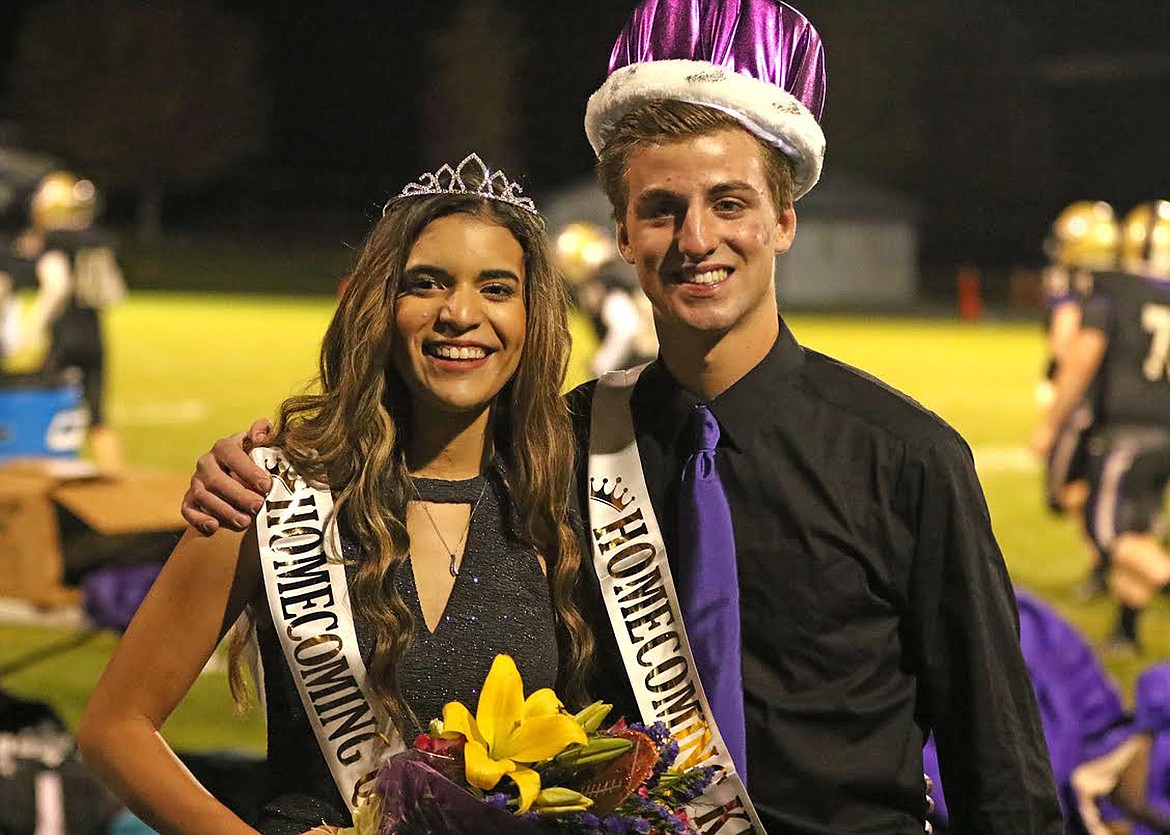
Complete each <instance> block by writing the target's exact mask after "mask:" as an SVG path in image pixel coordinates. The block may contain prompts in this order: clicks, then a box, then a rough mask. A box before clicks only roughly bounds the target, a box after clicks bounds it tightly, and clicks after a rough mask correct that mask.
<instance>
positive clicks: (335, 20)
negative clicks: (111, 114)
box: [0, 0, 1170, 261]
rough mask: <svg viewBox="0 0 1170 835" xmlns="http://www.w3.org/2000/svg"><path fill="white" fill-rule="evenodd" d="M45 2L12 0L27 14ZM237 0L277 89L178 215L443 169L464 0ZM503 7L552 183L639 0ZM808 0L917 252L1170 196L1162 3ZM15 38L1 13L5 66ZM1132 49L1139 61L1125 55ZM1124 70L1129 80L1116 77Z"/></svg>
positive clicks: (862, 159)
mask: <svg viewBox="0 0 1170 835" xmlns="http://www.w3.org/2000/svg"><path fill="white" fill-rule="evenodd" d="M35 4H36V0H8V2H7V3H6V6H7V7H8V8H11V9H13V10H14V11H15V12H16V16H15V21H16V24H17V25H18V24H19V21H20V18H21V14H22V12H23V11H24V10H25V9H27V8H30V7H31V6H33V5H35ZM228 5H229V6H230V7H231V8H233V9H235V10H237V11H239V12H242V13H243V14H245V15H246V16H247V17H248V18H250V19H251V21H252V22H253V24H254V26H255V29H256V32H257V34H258V36H259V37H258V40H259V47H260V49H261V54H262V66H263V68H264V73H265V76H266V78H267V79H268V82H269V84H270V85H271V89H272V93H273V102H272V121H271V138H270V140H269V143H268V150H267V151H266V153H265V154H263V155H262V156H261V157H259V158H257V159H254V160H251V161H250V162H249V164H248V165H247V166H244V167H243V168H241V170H240V171H238V172H236V173H235V174H233V176H231V177H229V178H228V179H227V180H225V181H224V182H223V183H221V184H220V185H219V186H218V188H217V189H211V190H209V191H207V192H204V193H203V194H202V195H199V196H198V199H195V197H196V196H195V195H188V197H189V198H190V199H188V200H186V201H183V202H182V203H181V204H180V205H172V204H173V203H174V202H175V201H174V200H173V199H172V201H171V203H169V204H168V215H169V216H170V217H172V218H178V219H179V220H180V221H182V220H183V219H184V216H183V213H184V208H185V207H188V206H195V207H199V206H201V205H204V204H205V201H208V200H212V201H214V200H220V201H224V200H228V201H230V199H231V198H232V195H235V194H238V193H240V192H243V191H247V192H249V193H250V195H251V199H254V200H260V201H277V202H280V203H283V204H286V205H288V206H289V207H291V208H297V207H324V208H335V209H346V208H350V209H352V208H354V207H356V206H362V207H366V208H368V207H369V206H371V205H374V204H376V203H377V202H378V201H379V200H380V199H381V198H383V197H384V196H385V195H386V194H387V193H389V192H391V191H392V190H393V189H395V188H397V187H398V186H399V185H400V184H401V183H402V182H403V181H404V179H406V178H412V177H414V176H415V175H416V174H417V173H418V172H419V171H421V170H423V168H424V167H426V166H427V165H428V164H429V162H430V159H429V158H428V154H427V152H426V149H427V148H429V147H433V145H434V141H433V135H432V133H431V132H432V131H433V130H435V129H436V125H437V124H440V123H441V122H442V120H443V114H442V112H441V109H440V111H439V113H438V114H436V112H435V109H436V108H435V101H436V96H435V86H434V84H435V77H436V75H437V70H438V67H436V56H435V52H434V49H433V47H432V44H433V43H434V40H435V37H436V35H437V33H438V32H439V31H440V30H442V29H443V28H444V27H446V26H448V25H449V24H450V22H451V20H452V17H453V9H454V8H455V7H456V6H457V5H458V4H457V3H456V2H454V1H453V0H432V2H421V1H420V2H408V0H383V2H369V1H368V0H367V2H355V0H343V1H342V2H330V3H323V2H307V0H306V1H305V2H290V0H234V1H233V2H230V3H228ZM500 5H503V6H505V7H506V8H507V9H508V10H509V11H510V12H511V13H512V14H513V15H514V17H515V19H516V21H517V23H518V29H519V31H518V36H519V39H520V41H521V42H522V43H523V45H524V49H523V51H522V57H521V60H520V61H519V63H518V64H517V66H516V68H515V75H516V78H517V79H518V83H517V85H516V91H517V95H516V99H515V101H514V103H513V105H512V106H511V107H509V108H508V109H507V111H506V112H503V113H500V114H499V117H498V118H500V119H504V120H508V122H509V123H510V124H512V125H513V128H514V130H513V132H512V137H513V139H512V140H511V145H510V147H514V148H515V149H516V154H515V156H516V159H517V160H519V162H520V167H521V170H522V171H524V172H525V173H526V175H527V179H528V181H529V182H530V183H531V184H534V185H535V187H536V191H538V192H539V191H541V188H539V186H543V187H544V188H545V189H547V188H551V187H554V186H556V185H558V184H561V183H563V182H566V181H568V180H570V179H574V178H576V177H579V176H582V175H583V174H585V173H586V172H587V171H588V168H589V166H590V164H591V162H592V155H591V153H590V151H589V148H588V145H587V144H586V142H585V139H584V134H583V130H582V127H581V121H582V115H583V110H584V101H585V99H586V97H587V96H588V94H589V93H590V92H592V90H593V89H594V88H595V87H596V86H597V85H598V84H599V83H600V81H601V79H602V78H603V75H604V69H605V62H606V60H607V58H608V53H609V48H610V46H611V44H612V42H613V38H614V36H615V35H616V33H617V31H618V30H619V28H620V27H621V25H622V23H623V21H624V20H625V18H626V16H627V14H628V13H629V10H630V8H631V7H632V2H631V0H579V1H578V2H564V0H544V1H543V2H519V0H503V2H501V3H500ZM798 5H799V6H800V8H802V10H804V11H805V12H806V13H808V15H809V17H810V18H811V19H812V20H813V21H814V23H816V24H817V26H818V28H819V29H820V30H821V33H822V35H823V36H824V39H825V43H826V52H827V65H828V72H829V91H828V102H827V108H826V117H825V127H826V134H827V136H828V147H829V151H828V160H827V170H828V171H830V172H842V173H847V174H850V175H854V176H859V177H861V178H864V179H866V180H868V181H870V182H873V183H875V184H878V185H883V186H887V187H891V188H896V189H898V190H900V191H902V192H904V193H906V194H908V195H909V196H910V197H912V198H913V199H915V200H916V201H918V203H919V204H920V205H921V207H922V209H923V211H922V215H923V217H924V218H925V220H924V230H923V231H924V257H925V258H927V259H932V258H933V259H938V260H940V261H941V260H947V261H950V260H957V259H960V258H964V257H979V258H984V259H989V260H995V259H996V258H1000V259H1001V260H1004V259H1006V260H1014V259H1020V258H1024V259H1026V258H1027V257H1028V255H1029V254H1030V253H1037V254H1038V251H1037V246H1036V241H1037V240H1038V239H1039V237H1041V236H1042V235H1043V232H1044V228H1045V226H1046V224H1047V221H1048V220H1049V219H1050V218H1051V217H1052V216H1053V214H1054V213H1055V212H1056V211H1057V210H1059V208H1060V207H1061V206H1063V205H1064V204H1065V203H1067V202H1069V201H1070V200H1073V199H1084V198H1086V197H1093V198H1102V199H1107V200H1111V201H1114V202H1116V203H1117V204H1118V205H1119V206H1121V207H1122V208H1123V209H1124V208H1125V207H1126V206H1127V204H1132V202H1136V201H1137V200H1140V199H1149V198H1152V197H1170V142H1167V141H1166V140H1165V132H1164V126H1166V125H1168V124H1170V69H1168V67H1170V53H1168V51H1167V47H1166V45H1165V40H1166V38H1165V34H1166V33H1167V32H1170V3H1168V2H1165V0H1084V2H1078V3H1075V4H1074V3H1069V2H1067V0H1030V2H1009V1H1008V0H985V2H983V3H978V2H974V0H883V1H882V2H879V0H806V2H803V3H799V4H798ZM8 17H9V20H12V19H13V18H12V16H11V15H9V16H8ZM15 31H16V29H15V27H13V26H7V27H4V28H0V72H2V71H3V70H4V69H6V68H7V65H8V63H9V59H10V57H11V52H12V44H13V43H14V42H15ZM469 48H471V49H474V50H476V53H477V56H478V58H479V59H480V60H488V61H492V60H494V59H496V58H499V59H500V60H505V59H507V58H508V56H509V55H511V54H512V51H511V50H509V49H507V47H506V45H501V44H500V43H499V42H498V41H497V40H496V39H495V33H493V32H486V31H485V32H484V33H483V38H482V40H481V41H479V42H477V43H475V44H473V45H471V46H470V47H469ZM1134 56H1137V57H1138V59H1140V60H1139V61H1138V64H1137V69H1136V70H1135V69H1134V67H1133V66H1129V65H1126V64H1124V62H1125V61H1126V60H1130V59H1132V58H1133V57H1134ZM1151 56H1152V58H1151ZM1098 57H1101V58H1103V59H1104V61H1103V62H1102V61H1097V60H1096V58H1098ZM1090 58H1091V59H1094V60H1088V61H1087V60H1086V59H1090ZM1142 60H1145V61H1146V64H1142V63H1141V61H1142ZM1150 60H1152V61H1153V67H1154V69H1153V70H1152V71H1151V69H1150V63H1149V62H1150ZM1119 61H1121V62H1122V63H1120V64H1119V63H1118V62H1119ZM1159 61H1162V62H1165V65H1163V66H1161V68H1160V69H1159ZM1119 66H1120V67H1121V68H1122V70H1124V72H1122V75H1121V77H1120V78H1112V77H1110V73H1112V72H1115V71H1116V70H1117V68H1118V67H1119ZM1126 67H1128V69H1127V68H1126ZM5 115H6V113H5V111H4V110H3V107H2V104H0V120H2V119H3V118H4V116H5ZM436 120H438V121H436ZM440 129H441V128H440ZM470 144H474V143H473V142H472V143H470ZM200 201H204V203H201V202H200ZM188 211H190V209H188Z"/></svg>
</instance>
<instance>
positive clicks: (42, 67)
mask: <svg viewBox="0 0 1170 835" xmlns="http://www.w3.org/2000/svg"><path fill="white" fill-rule="evenodd" d="M9 90H10V96H11V105H12V110H13V112H14V114H15V115H16V116H17V117H18V118H19V119H20V120H21V122H22V124H23V126H24V128H25V131H26V133H27V138H28V140H29V141H30V142H34V143H36V144H37V145H38V146H39V147H41V148H43V149H44V150H48V151H52V152H54V153H56V154H59V155H61V156H62V157H63V158H64V159H66V160H68V161H69V164H71V165H75V166H77V168H78V169H79V171H80V172H82V173H84V174H85V175H86V176H92V177H93V178H95V179H97V180H98V182H99V183H109V184H110V185H113V186H115V187H129V188H133V189H136V190H137V194H138V214H137V224H138V233H139V237H140V238H143V239H147V240H149V239H151V238H154V237H157V235H158V233H159V231H160V229H161V214H162V197H163V192H164V189H165V188H167V187H173V186H178V185H193V184H197V183H203V182H207V181H210V180H212V179H214V178H215V177H217V176H218V175H220V174H223V173H224V172H225V171H227V170H228V169H229V168H230V167H231V166H232V165H234V164H236V163H238V162H240V161H241V160H242V159H244V158H245V157H246V156H248V155H249V154H250V153H252V152H255V151H257V150H259V149H260V148H261V147H262V146H263V143H264V139H265V133H266V124H267V117H268V108H269V104H268V98H267V90H266V89H265V85H264V84H262V82H261V80H260V78H259V74H258V72H257V56H256V47H255V44H254V42H253V38H252V37H251V33H250V30H249V28H248V26H247V25H246V23H245V21H243V20H241V19H240V18H239V17H238V16H237V15H235V14H233V13H231V12H229V11H228V10H226V9H224V8H223V7H222V6H220V5H219V4H218V3H216V2H214V0H169V1H168V2H167V3H158V4H151V3H140V2H138V0H48V2H45V3H42V4H40V5H38V6H35V7H34V8H32V9H30V10H29V11H28V13H27V16H26V19H25V25H24V28H23V29H22V31H21V33H20V36H19V39H18V43H17V51H16V55H15V57H14V59H13V62H12V65H11V75H10V78H9Z"/></svg>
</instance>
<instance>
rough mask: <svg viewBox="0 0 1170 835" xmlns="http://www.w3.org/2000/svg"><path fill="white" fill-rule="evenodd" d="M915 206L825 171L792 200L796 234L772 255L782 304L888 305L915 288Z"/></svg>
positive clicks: (904, 300) (901, 302)
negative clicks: (781, 252) (805, 192)
mask: <svg viewBox="0 0 1170 835" xmlns="http://www.w3.org/2000/svg"><path fill="white" fill-rule="evenodd" d="M916 216H917V209H916V207H915V206H914V204H913V203H911V202H910V201H909V200H907V199H906V198H903V197H901V196H900V195H897V194H895V193H893V192H889V191H885V190H883V189H878V188H874V187H873V186H869V185H866V184H864V183H861V182H858V181H856V180H852V179H850V178H848V177H846V176H836V175H833V174H831V173H826V174H825V176H823V177H822V178H821V181H820V182H819V183H818V184H817V187H816V188H814V189H813V190H812V191H811V192H809V194H808V195H807V196H806V197H804V198H802V199H801V200H800V202H798V203H797V204H796V240H795V242H794V243H793V245H792V249H791V250H789V252H788V253H787V254H786V255H784V256H782V257H780V258H778V259H777V261H776V291H777V295H778V296H779V299H780V304H781V306H782V307H784V308H789V307H796V308H800V307H813V308H858V307H884V308H894V307H903V306H908V305H910V304H913V302H914V300H915V297H916V295H917V292H918V230H917V224H916Z"/></svg>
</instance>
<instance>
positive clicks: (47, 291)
mask: <svg viewBox="0 0 1170 835" xmlns="http://www.w3.org/2000/svg"><path fill="white" fill-rule="evenodd" d="M96 212H97V191H96V189H95V188H94V185H93V183H92V182H90V181H89V180H83V179H78V178H77V177H75V176H74V175H72V174H70V173H68V172H65V171H54V172H52V173H50V174H47V175H45V177H44V178H42V180H41V182H40V183H39V184H38V186H37V188H36V191H35V192H34V193H33V195H32V198H31V200H30V202H29V218H30V220H31V223H30V226H29V228H28V229H27V230H26V231H25V232H24V233H23V234H22V235H21V236H20V237H19V238H18V239H17V242H16V254H17V255H18V256H19V257H20V258H23V259H26V260H27V261H30V262H32V263H33V265H34V267H35V270H36V278H37V284H38V289H37V294H36V297H35V299H34V300H33V303H32V308H31V311H30V314H29V317H28V321H27V329H26V334H27V337H26V338H28V339H34V340H42V341H43V340H46V339H47V346H46V348H45V354H44V359H43V361H42V364H41V371H42V372H43V373H45V374H50V375H51V374H57V373H60V372H62V371H64V370H65V369H67V368H76V369H79V370H80V372H81V385H82V390H83V393H84V397H85V403H86V406H87V408H88V411H89V443H90V450H91V452H92V454H93V458H94V462H95V463H96V465H97V466H98V468H99V469H100V470H102V471H104V472H116V471H117V470H119V469H120V468H121V465H122V454H121V445H120V443H119V441H118V437H117V435H115V434H114V432H113V430H112V429H111V428H110V426H109V424H108V423H107V421H106V415H105V397H104V382H105V379H104V378H105V340H104V337H103V334H102V324H101V311H102V309H103V308H105V307H107V306H109V305H111V304H114V303H116V302H118V301H121V299H122V297H123V296H124V295H125V292H126V285H125V283H124V281H123V278H122V271H121V269H120V268H119V266H118V262H117V259H116V258H115V256H114V251H113V248H112V247H111V245H110V241H109V240H108V239H107V238H106V236H105V235H104V234H103V233H102V232H101V231H99V230H98V229H96V228H95V227H94V217H95V215H96Z"/></svg>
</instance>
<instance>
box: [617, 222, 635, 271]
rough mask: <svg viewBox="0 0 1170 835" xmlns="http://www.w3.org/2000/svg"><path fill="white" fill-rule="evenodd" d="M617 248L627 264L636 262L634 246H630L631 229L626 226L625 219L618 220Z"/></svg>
mask: <svg viewBox="0 0 1170 835" xmlns="http://www.w3.org/2000/svg"><path fill="white" fill-rule="evenodd" d="M616 236H617V248H618V254H619V255H621V256H622V260H623V261H625V262H626V263H627V264H633V263H634V248H633V247H632V246H630V230H629V229H627V228H626V222H625V221H624V220H619V221H617V230H616Z"/></svg>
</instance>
